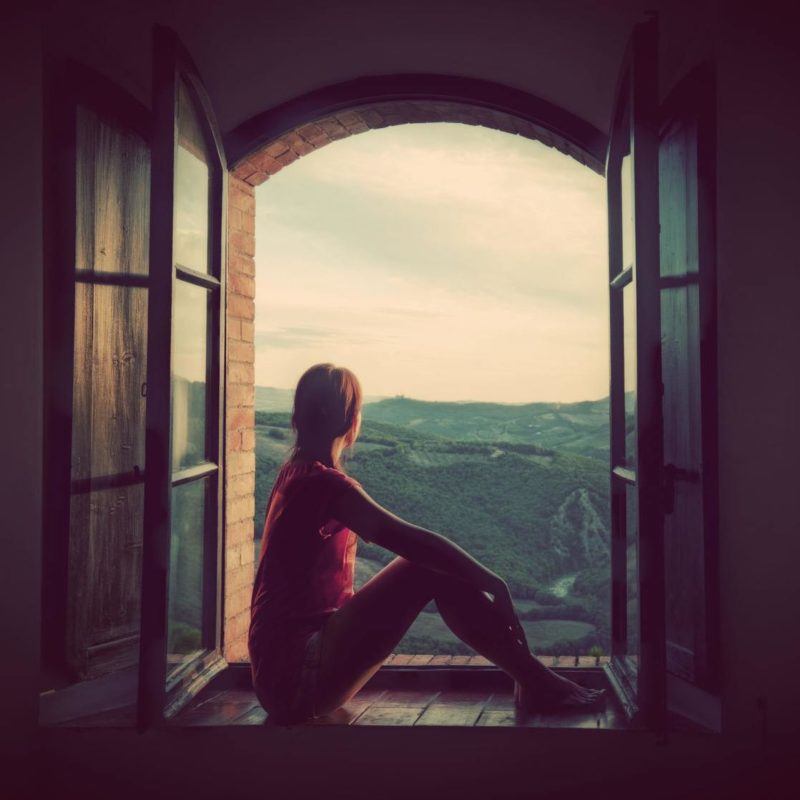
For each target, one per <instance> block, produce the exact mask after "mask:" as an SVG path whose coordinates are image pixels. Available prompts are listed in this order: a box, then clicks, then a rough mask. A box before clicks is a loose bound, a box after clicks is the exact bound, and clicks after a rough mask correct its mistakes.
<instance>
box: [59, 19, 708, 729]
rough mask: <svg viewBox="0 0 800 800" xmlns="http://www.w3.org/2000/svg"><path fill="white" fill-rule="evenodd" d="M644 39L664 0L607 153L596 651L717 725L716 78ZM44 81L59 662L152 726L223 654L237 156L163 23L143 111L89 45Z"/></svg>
mask: <svg viewBox="0 0 800 800" xmlns="http://www.w3.org/2000/svg"><path fill="white" fill-rule="evenodd" d="M656 41H657V33H656V25H655V22H654V21H651V22H647V23H645V24H642V25H640V26H637V28H636V30H635V33H634V36H633V39H632V42H631V44H630V47H629V49H628V53H627V55H626V58H625V60H624V63H623V67H622V71H621V78H620V82H619V91H618V97H617V103H616V107H615V113H614V117H613V119H614V123H613V130H612V135H611V139H610V144H609V150H608V157H607V179H608V212H609V268H610V272H609V291H610V325H611V362H610V363H611V411H610V413H611V465H610V466H611V477H610V481H611V495H612V571H613V575H612V604H613V608H612V616H613V619H612V637H613V657H612V662H611V664H610V667H609V674H610V676H611V679H612V680H613V682H614V683H615V685H616V687H617V688H618V690H619V694H620V696H621V697H622V698H623V699H624V702H625V705H626V709H627V711H628V713H629V714H630V715H631V716H638V717H639V718H640V720H641V721H642V722H643V723H645V724H647V725H650V726H654V727H660V726H662V725H663V723H664V719H665V711H666V710H672V711H678V712H680V713H681V714H682V715H684V716H689V717H691V718H692V719H695V720H696V721H699V722H701V723H702V724H704V725H706V726H708V727H715V725H716V723H715V719H716V716H715V715H718V707H717V706H715V698H714V692H715V691H716V686H717V681H718V674H719V668H718V664H719V656H718V647H717V639H716V630H717V604H716V569H717V566H716V469H715V463H716V448H717V442H716V408H715V403H716V386H715V370H716V362H715V346H716V345H715V332H714V331H715V313H714V307H715V293H714V241H713V184H714V180H713V160H714V148H713V119H712V118H711V112H710V109H711V108H712V107H713V102H712V99H713V84H712V82H711V80H710V79H709V77H708V75H707V73H705V72H703V71H700V72H697V73H692V75H690V76H689V77H688V78H687V79H686V80H685V81H684V82H683V83H682V84H681V85H680V86H679V87H678V89H676V91H675V92H674V93H673V94H672V96H671V97H670V98H669V99H668V101H667V102H666V104H665V105H664V107H663V108H662V109H659V108H658V106H657V93H656V60H657V59H656ZM57 83H58V86H56V87H55V89H56V91H55V92H54V95H55V96H56V97H57V98H58V100H57V101H56V102H55V105H54V108H55V109H56V111H57V116H58V119H59V124H58V126H56V127H54V139H55V140H56V141H57V143H58V144H57V147H56V148H55V149H54V151H53V153H52V154H51V166H52V167H53V175H54V176H56V180H57V182H58V187H59V190H58V193H56V194H55V195H54V196H55V197H56V201H57V203H58V204H59V212H58V214H55V215H53V214H52V213H51V214H50V215H49V216H50V219H51V220H53V219H55V220H57V222H56V223H55V224H52V225H51V226H50V227H51V231H50V233H51V234H52V235H51V236H50V237H49V241H52V242H54V243H55V247H54V253H52V254H51V255H52V256H53V257H52V258H51V259H50V260H51V262H52V263H53V265H54V268H53V269H52V270H51V272H52V274H49V275H48V292H47V303H48V309H47V311H48V313H47V319H48V330H47V342H48V371H47V380H48V387H47V398H48V408H47V419H48V458H47V459H46V464H47V470H48V474H47V476H46V485H47V487H48V490H49V497H50V500H51V502H50V503H49V505H48V507H47V509H46V514H47V517H46V525H45V528H46V530H47V536H48V540H47V542H46V543H45V544H46V546H45V552H46V554H47V559H48V563H47V564H46V576H45V582H44V585H45V598H44V599H45V614H44V628H45V631H44V632H45V636H44V644H45V656H46V659H47V662H48V664H49V665H50V666H51V667H52V668H54V669H56V668H57V670H58V671H60V672H61V676H60V677H59V678H58V679H56V680H54V683H53V684H50V683H48V684H47V686H48V687H51V686H52V685H57V686H66V685H69V684H70V683H76V682H92V681H100V682H101V683H102V685H100V684H97V686H98V687H99V691H100V692H101V694H103V693H105V698H106V699H103V698H102V697H101V699H100V702H99V704H97V705H96V706H95V709H94V710H97V711H101V710H102V709H103V708H104V707H105V708H115V707H117V706H115V705H110V703H116V702H117V700H114V699H113V698H112V699H111V700H108V697H109V696H110V694H113V693H114V692H116V693H118V695H119V697H118V698H117V699H118V700H119V698H121V700H120V701H119V703H118V705H125V704H128V705H130V707H131V708H132V707H133V706H134V703H135V701H136V700H137V698H136V694H137V691H138V705H137V706H136V708H137V711H138V715H139V720H140V724H141V725H142V726H150V725H153V724H158V723H159V722H161V721H163V720H164V719H165V718H169V717H171V716H172V715H173V714H175V713H176V712H177V711H178V710H179V709H180V708H181V707H182V706H183V705H184V704H185V703H186V702H187V700H189V699H190V698H191V697H193V696H194V695H195V694H196V693H197V692H198V691H199V690H200V689H202V688H203V686H205V685H207V684H208V682H209V681H210V680H211V678H213V677H214V676H215V675H216V674H218V673H219V672H220V671H221V670H222V669H223V668H224V667H225V666H226V664H225V661H224V660H223V658H222V649H221V648H222V635H223V631H222V616H223V615H222V592H221V589H222V579H221V568H222V561H223V558H222V554H223V540H222V530H223V527H222V523H223V519H222V516H223V503H222V496H223V491H224V480H223V475H224V472H223V467H224V465H223V463H222V461H223V453H224V447H223V438H222V437H223V426H222V423H221V419H222V411H223V409H224V396H223V394H224V380H223V365H224V363H225V358H224V350H223V348H224V341H225V335H224V334H225V330H224V329H225V306H224V300H225V295H226V287H225V252H224V243H225V233H226V219H225V208H226V198H225V190H226V185H227V167H226V159H225V155H224V151H223V148H222V144H221V139H220V135H219V132H218V129H217V126H216V124H215V121H214V116H213V113H212V109H211V106H210V103H209V100H208V96H207V94H206V93H205V91H204V89H203V86H202V83H201V81H200V80H199V78H198V75H197V71H196V69H195V68H194V66H193V64H192V62H191V59H190V58H189V56H188V55H187V54H186V52H185V50H184V49H183V48H182V46H181V45H180V43H179V42H178V41H177V39H176V37H175V35H174V34H172V33H171V32H169V31H167V30H164V29H157V31H156V37H155V65H154V105H153V110H152V113H151V112H150V111H148V110H146V109H144V108H143V107H142V106H141V105H139V104H138V103H136V102H135V101H134V100H132V99H131V98H130V97H128V96H127V95H125V94H124V93H123V92H122V91H121V90H120V89H119V88H118V87H115V86H113V85H112V84H110V83H108V82H107V81H104V80H103V79H100V78H98V77H97V76H94V75H91V74H89V73H88V72H87V71H85V70H82V69H77V68H76V70H70V71H65V72H64V73H63V74H62V75H61V76H60V79H59V81H57ZM659 226H660V231H659ZM665 538H666V541H665ZM137 686H138V690H137ZM107 700H108V702H106V701H107ZM75 704H76V707H77V706H78V705H80V707H81V708H82V709H84V710H86V709H87V708H89V706H87V704H86V703H85V699H84V698H79V699H77V700H76V701H75Z"/></svg>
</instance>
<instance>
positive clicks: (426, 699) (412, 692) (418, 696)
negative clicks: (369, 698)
mask: <svg viewBox="0 0 800 800" xmlns="http://www.w3.org/2000/svg"><path fill="white" fill-rule="evenodd" d="M438 694H439V692H438V691H424V690H417V689H387V690H386V692H385V693H384V695H383V696H382V697H381V698H380V700H379V701H375V702H374V703H373V705H379V706H382V707H400V706H405V707H409V708H411V707H413V708H424V707H425V706H427V705H428V704H430V703H431V702H432V701H433V700H434V699H435V698H436V697H437V695H438Z"/></svg>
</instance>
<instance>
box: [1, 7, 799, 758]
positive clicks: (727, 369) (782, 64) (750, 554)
mask: <svg viewBox="0 0 800 800" xmlns="http://www.w3.org/2000/svg"><path fill="white" fill-rule="evenodd" d="M124 5H125V4H120V7H123V6H124ZM143 5H145V7H147V4H143ZM719 5H720V6H723V5H724V8H720V7H719V6H718V8H719V10H718V12H717V16H716V18H715V22H714V31H713V33H714V39H715V47H716V52H717V65H718V82H719V96H718V113H719V150H718V189H719V201H718V202H719V206H718V249H719V325H720V328H719V333H720V354H719V355H720V359H719V379H720V401H719V402H720V428H721V434H722V436H721V439H722V443H721V470H720V481H721V486H720V491H721V533H720V548H721V601H722V613H723V627H722V646H723V659H724V664H725V675H724V680H725V683H724V706H723V714H724V724H725V726H726V729H727V730H729V731H732V732H735V733H739V734H741V735H743V736H751V737H753V736H756V737H757V736H760V735H761V733H762V731H763V726H762V723H765V724H766V730H767V732H768V733H773V734H775V733H779V732H782V731H789V730H795V729H796V727H797V726H796V714H797V711H798V710H800V685H798V682H797V681H796V679H795V676H796V667H797V666H798V664H800V641H799V640H798V636H797V627H798V620H797V609H798V608H800V582H799V581H797V564H798V563H800V559H799V558H798V557H800V535H798V534H799V533H800V530H798V527H799V526H798V522H797V520H798V519H800V492H798V491H797V488H796V485H795V484H796V476H797V453H798V452H800V429H798V425H799V423H798V418H800V415H798V408H797V397H798V396H800V377H798V371H797V353H798V352H800V341H799V340H798V337H799V336H800V332H799V328H798V323H797V318H798V312H797V298H798V296H800V294H799V292H798V290H800V283H799V282H800V269H798V267H800V265H798V263H797V261H798V257H797V255H796V253H797V246H796V234H795V229H796V228H797V220H798V219H800V214H798V211H800V209H798V199H797V187H798V186H800V180H798V179H800V174H798V157H797V155H796V147H797V145H796V143H797V141H798V140H800V113H799V112H798V108H797V92H796V76H797V75H798V74H800V69H799V67H800V64H798V54H797V52H796V45H795V44H794V43H793V42H792V41H790V34H791V31H792V28H791V26H785V29H786V33H784V32H783V31H782V30H781V27H782V26H784V24H785V20H783V19H782V18H781V17H779V16H771V17H760V18H755V17H754V16H753V14H752V9H749V10H748V9H747V8H745V7H744V5H736V4H731V3H728V4H719ZM115 6H116V4H115ZM737 9H738V10H737ZM151 10H152V9H151ZM131 13H133V12H131ZM144 13H145V12H144V11H142V12H137V14H139V16H137V17H136V18H137V20H138V21H139V22H138V23H137V25H138V27H137V26H132V28H131V41H133V42H135V43H138V44H141V45H142V47H141V48H140V50H139V51H138V55H137V57H138V58H139V59H140V61H141V63H143V64H144V63H146V62H147V61H148V59H149V44H148V41H147V36H146V35H145V32H144V31H143V29H142V27H141V24H139V23H141V20H140V16H141V15H142V14H144ZM276 13H277V12H276ZM120 19H121V20H122V23H119V24H123V23H124V22H125V20H126V16H125V14H122V16H121V17H120ZM78 22H80V17H78ZM78 22H76V23H75V25H76V26H77V25H78ZM347 22H348V20H347V19H346V18H343V19H342V20H341V21H340V25H341V26H342V27H346V25H347ZM36 24H37V23H36V19H35V15H34V14H33V12H29V11H25V10H21V11H17V13H16V16H14V17H13V18H9V19H7V20H6V24H4V26H3V33H4V40H7V41H4V44H3V47H2V52H3V58H4V61H5V63H4V66H5V68H4V69H3V79H4V81H5V83H6V86H5V87H4V88H5V91H4V105H3V111H4V118H5V119H7V120H9V119H10V120H13V121H14V122H13V125H7V126H6V130H5V132H4V136H3V137H2V148H3V155H4V159H3V164H4V179H5V180H4V189H3V192H2V203H3V214H2V226H3V236H2V248H3V261H2V270H3V291H0V326H2V328H1V331H2V334H3V347H2V351H1V352H2V370H0V375H1V376H2V381H3V392H2V398H3V403H4V408H3V413H2V415H1V416H0V419H1V420H2V421H1V422H0V425H2V426H3V427H2V431H1V432H0V435H1V436H2V441H3V443H4V456H5V458H4V465H3V476H2V478H3V479H2V480H1V481H0V515H2V517H0V530H2V534H3V540H2V547H3V553H2V556H3V557H2V559H0V563H3V565H4V571H5V572H7V573H8V574H7V576H6V577H5V579H4V580H3V581H2V582H0V586H1V587H2V588H1V589H0V592H2V596H1V597H0V607H1V608H2V609H3V612H4V614H5V616H7V617H8V619H4V620H3V626H2V630H3V633H4V637H3V638H4V643H6V644H8V647H7V649H6V650H4V658H3V660H2V663H3V670H4V671H5V672H8V673H10V677H9V676H4V679H3V681H2V689H0V691H2V695H0V699H1V700H2V706H3V712H2V714H0V718H2V720H3V722H4V723H6V724H10V726H11V727H10V728H8V727H7V728H5V729H4V730H5V733H6V734H9V733H11V739H13V741H14V742H15V743H17V744H18V743H20V742H23V741H24V738H25V737H24V734H25V732H26V731H28V732H31V731H32V724H33V720H34V719H35V713H36V695H35V691H36V677H37V674H38V633H39V577H40V572H39V570H40V556H41V553H40V539H41V500H42V498H41V496H40V477H41V401H42V396H41V343H42V333H41V330H42V329H41V305H42V295H41V281H42V275H41V270H42V250H41V218H42V214H41V211H42V187H41V130H42V124H41V123H42V109H41V91H40V80H41V63H40V56H41V48H40V45H39V37H38V32H37V27H36ZM677 30H678V31H679V29H677ZM64 35H65V37H66V39H65V41H66V44H67V45H68V47H67V49H69V48H70V47H72V48H73V49H74V50H75V51H76V52H78V51H79V50H80V46H79V43H80V42H81V41H82V39H81V38H75V39H74V40H73V39H69V33H68V32H66V33H65V34H64ZM76 36H77V34H76ZM194 36H195V37H197V36H198V34H197V32H196V31H195V34H194ZM441 36H442V38H441V39H440V42H439V44H440V45H441V46H442V47H445V46H446V37H445V33H444V32H442V34H441ZM327 37H328V39H330V40H331V41H335V40H336V36H335V31H332V30H331V31H328V33H327ZM675 37H676V38H674V39H673V40H672V44H671V48H672V52H674V53H675V55H674V57H670V58H671V59H672V60H671V62H670V63H674V64H678V63H683V55H682V54H681V50H680V46H679V38H680V37H679V35H678V33H676V34H675ZM306 44H307V45H308V46H307V47H301V48H300V49H299V50H298V52H301V51H302V52H303V54H304V55H303V58H304V59H305V61H304V66H303V75H304V76H306V78H307V79H308V80H311V76H312V74H313V75H315V76H317V82H319V83H322V82H328V81H327V80H326V78H327V76H328V75H329V73H328V71H327V69H328V64H327V63H326V61H325V59H324V58H321V57H319V55H318V54H316V51H314V49H313V46H312V45H313V42H310V41H309V42H307V43H306ZM105 46H106V47H108V45H105ZM492 46H493V47H495V48H496V47H498V46H499V45H498V42H497V41H496V40H495V41H494V44H493V45H492ZM98 47H99V45H98ZM126 47H128V45H127V44H126ZM206 47H210V44H209V42H206ZM92 52H94V51H92ZM325 52H327V51H325ZM93 58H94V56H91V58H89V59H88V60H90V61H91V60H92V59H93ZM408 58H409V63H411V64H413V59H414V52H413V51H411V52H409V55H408ZM520 58H521V56H520ZM95 62H97V63H95V66H98V64H99V63H100V62H102V63H103V64H104V65H105V68H106V70H107V72H108V73H109V74H110V75H111V76H112V77H114V78H115V79H119V80H120V82H122V83H123V84H126V85H129V86H130V85H136V86H138V87H139V92H138V93H139V94H140V96H141V93H142V91H144V93H145V94H146V91H147V86H146V81H145V82H144V84H143V83H142V81H140V80H139V79H138V78H137V79H135V80H134V79H132V78H131V73H130V72H129V71H128V66H127V62H125V61H124V60H123V61H121V62H120V64H119V65H116V64H114V62H113V59H112V58H110V57H108V56H104V57H103V58H100V57H98V58H96V59H95ZM368 62H369V58H368V53H367V54H365V56H364V63H365V64H367V63H368ZM209 66H210V65H209V64H208V63H206V64H205V68H206V71H208V67H209ZM458 68H459V63H457V62H453V65H452V70H451V71H454V72H455V71H457V70H458ZM320 76H322V77H320ZM253 77H254V76H251V79H253ZM142 87H144V88H142ZM554 99H558V98H554ZM9 186H10V187H13V188H12V189H11V190H9V188H8V187H9ZM760 698H763V700H762V699H760Z"/></svg>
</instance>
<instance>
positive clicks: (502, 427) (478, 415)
mask: <svg viewBox="0 0 800 800" xmlns="http://www.w3.org/2000/svg"><path fill="white" fill-rule="evenodd" d="M293 396H294V392H293V390H291V389H275V388H272V387H268V386H257V387H256V411H291V408H292V399H293ZM363 416H364V419H365V420H368V421H371V422H382V423H386V424H389V425H393V426H396V427H398V428H407V429H411V430H414V431H417V432H419V433H422V434H428V435H433V436H443V437H447V438H449V439H457V440H460V441H478V442H491V441H494V442H506V443H518V444H536V445H539V446H541V447H545V448H552V449H554V450H562V451H566V452H570V453H577V454H578V455H582V456H587V457H589V458H596V459H599V460H600V461H604V462H606V461H607V460H608V398H607V397H606V398H604V399H602V400H587V401H584V402H580V403H524V404H510V403H472V402H463V403H462V402H458V403H456V402H435V401H429V400H414V399H411V398H409V397H403V396H398V397H389V398H381V397H375V396H368V397H366V398H365V404H364V408H363Z"/></svg>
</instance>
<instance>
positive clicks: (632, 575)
mask: <svg viewBox="0 0 800 800" xmlns="http://www.w3.org/2000/svg"><path fill="white" fill-rule="evenodd" d="M638 512H639V509H638V492H637V489H636V487H635V486H631V485H628V486H627V487H626V490H625V529H626V536H625V540H626V559H625V560H626V565H627V569H626V575H627V584H628V604H627V611H626V619H627V642H626V644H627V647H626V654H627V656H628V661H629V664H630V665H631V666H633V667H634V668H635V667H636V665H637V663H638V660H639V525H638Z"/></svg>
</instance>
